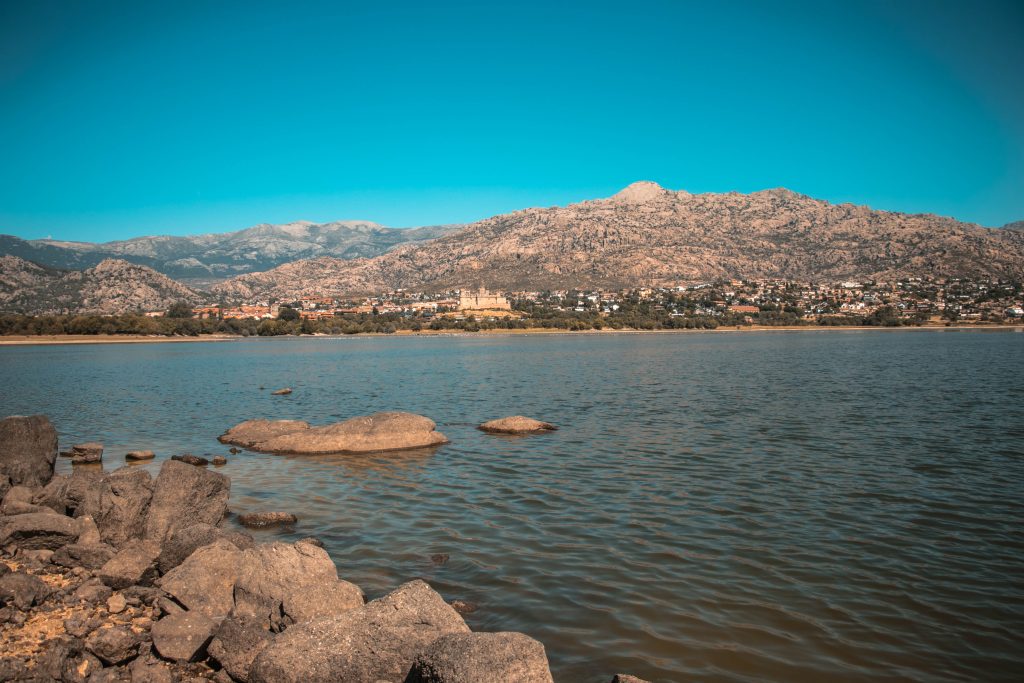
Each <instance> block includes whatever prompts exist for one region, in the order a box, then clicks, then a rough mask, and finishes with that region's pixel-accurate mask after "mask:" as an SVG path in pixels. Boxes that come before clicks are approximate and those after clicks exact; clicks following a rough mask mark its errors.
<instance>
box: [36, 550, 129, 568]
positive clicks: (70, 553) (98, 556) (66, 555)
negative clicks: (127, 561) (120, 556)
mask: <svg viewBox="0 0 1024 683" xmlns="http://www.w3.org/2000/svg"><path fill="white" fill-rule="evenodd" d="M112 557H114V549H113V548H111V547H110V546H109V545H107V544H106V543H91V544H90V543H69V544H68V545H66V546H63V547H61V548H58V549H57V551H56V552H55V553H54V554H53V557H52V558H50V561H51V562H53V563H54V564H56V565H59V566H61V567H68V568H72V567H84V568H86V569H91V570H97V569H99V568H100V567H102V566H103V565H105V564H106V563H107V562H109V561H110V559H111V558H112Z"/></svg>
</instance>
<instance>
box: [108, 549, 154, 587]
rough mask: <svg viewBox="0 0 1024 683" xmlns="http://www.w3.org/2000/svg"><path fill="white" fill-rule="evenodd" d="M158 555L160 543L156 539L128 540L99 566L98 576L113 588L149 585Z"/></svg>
mask: <svg viewBox="0 0 1024 683" xmlns="http://www.w3.org/2000/svg"><path fill="white" fill-rule="evenodd" d="M159 555H160V544H159V543H157V542H156V541H140V540H133V541H129V542H128V543H126V544H125V545H124V546H123V547H122V548H121V549H120V550H119V551H118V552H117V554H116V555H114V556H113V557H112V558H110V560H109V561H108V562H106V563H105V564H104V565H103V566H102V567H100V570H99V572H98V576H99V578H100V580H101V581H103V583H105V584H106V585H108V586H110V587H111V588H113V589H114V590H121V589H123V588H127V587H129V586H134V585H141V586H147V585H150V584H152V582H153V579H155V578H156V574H157V572H156V558H157V557H159Z"/></svg>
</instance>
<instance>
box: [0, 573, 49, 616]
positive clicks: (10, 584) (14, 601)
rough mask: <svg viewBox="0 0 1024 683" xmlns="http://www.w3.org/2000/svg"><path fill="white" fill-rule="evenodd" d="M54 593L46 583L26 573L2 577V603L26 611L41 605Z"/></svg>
mask: <svg viewBox="0 0 1024 683" xmlns="http://www.w3.org/2000/svg"><path fill="white" fill-rule="evenodd" d="M51 592H52V591H51V590H50V587H49V586H47V585H46V582H45V581H43V580H42V579H40V578H39V577H37V576H32V575H31V574H26V573H25V572H10V573H8V574H4V575H3V576H0V602H3V603H4V604H10V605H14V606H15V607H17V608H18V609H20V610H22V611H24V610H27V609H29V608H30V607H32V605H38V604H39V603H41V602H42V601H43V600H44V599H46V597H47V596H48V595H50V593H51Z"/></svg>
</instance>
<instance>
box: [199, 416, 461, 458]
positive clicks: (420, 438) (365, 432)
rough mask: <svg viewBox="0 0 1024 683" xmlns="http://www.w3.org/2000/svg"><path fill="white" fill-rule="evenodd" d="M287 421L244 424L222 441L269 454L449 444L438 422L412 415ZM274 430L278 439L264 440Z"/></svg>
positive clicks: (363, 450) (373, 451)
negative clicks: (331, 421) (312, 424)
mask: <svg viewBox="0 0 1024 683" xmlns="http://www.w3.org/2000/svg"><path fill="white" fill-rule="evenodd" d="M283 422H285V421H279V422H267V421H266V420H250V421H249V422H243V423H241V424H239V425H237V426H235V427H233V428H231V429H230V430H228V431H227V432H225V433H224V434H222V435H221V436H220V437H219V438H220V440H221V441H222V442H224V443H235V444H239V445H243V446H246V447H247V448H251V449H253V450H256V451H261V452H265V453H294V454H299V455H316V454H319V453H375V452H382V451H396V450H405V449H409V448H424V447H426V446H436V445H438V444H443V443H447V442H448V439H447V437H445V435H444V434H441V433H440V432H438V431H435V428H436V427H437V425H435V424H434V421H433V420H431V419H429V418H426V417H423V416H422V415H414V414H412V413H401V412H390V413H374V414H373V415H366V416H362V417H353V418H352V419H349V420H345V421H344V422H339V423H336V424H333V425H328V426H326V427H309V426H308V425H306V423H304V422H302V423H294V422H292V423H291V424H290V425H287V424H282V423H283ZM271 431H273V432H277V434H276V435H274V436H267V437H264V438H260V437H261V434H267V433H270V432H271Z"/></svg>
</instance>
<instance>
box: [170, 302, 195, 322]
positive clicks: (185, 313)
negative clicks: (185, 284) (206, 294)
mask: <svg viewBox="0 0 1024 683" xmlns="http://www.w3.org/2000/svg"><path fill="white" fill-rule="evenodd" d="M164 315H165V317H168V318H191V317H192V307H191V306H189V305H188V303H187V302H185V301H177V302H175V303H173V304H171V307H170V308H168V309H167V312H166V313H165V314H164Z"/></svg>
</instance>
